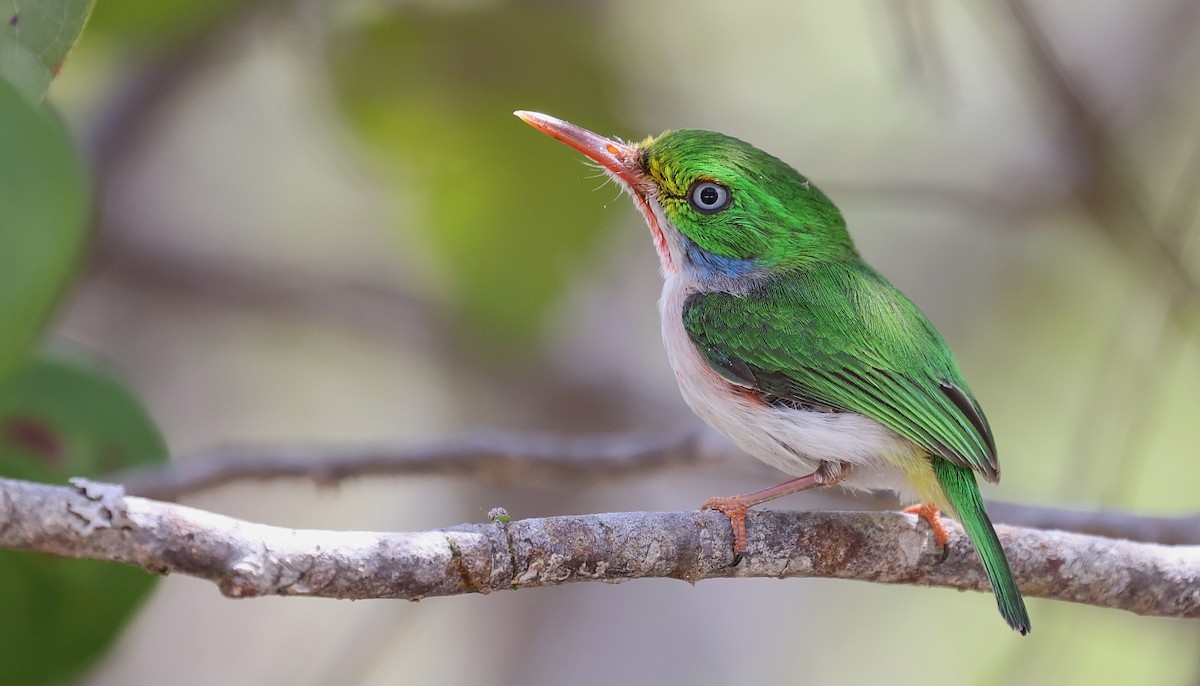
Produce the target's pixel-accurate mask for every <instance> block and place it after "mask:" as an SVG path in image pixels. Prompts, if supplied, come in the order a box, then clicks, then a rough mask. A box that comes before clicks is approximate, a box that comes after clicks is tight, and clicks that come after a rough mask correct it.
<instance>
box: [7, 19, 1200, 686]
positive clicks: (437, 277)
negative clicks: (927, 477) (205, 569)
mask: <svg viewBox="0 0 1200 686" xmlns="http://www.w3.org/2000/svg"><path fill="white" fill-rule="evenodd" d="M1197 35H1200V4H1197V3H1195V2H1190V1H1189V0H1151V1H1149V2H1135V1H1133V0H1098V1H1095V2H1091V3H1087V5H1086V9H1085V8H1084V6H1083V4H1081V3H1076V2H1072V1H1069V0H1057V1H1042V2H1032V1H1029V2H1018V0H1007V1H1005V0H993V1H990V2H977V3H960V2H949V1H937V0H927V1H926V0H889V1H886V2H883V1H875V2H872V1H863V2H849V3H824V2H786V1H774V2H763V3H752V4H747V3H731V2H718V1H716V0H701V1H698V2H682V1H679V0H671V1H668V2H661V3H645V2H636V1H634V0H576V1H574V2H549V1H538V2H535V1H527V0H510V1H507V2H502V1H498V0H496V1H489V0H456V1H455V2H436V1H433V0H429V1H415V0H414V1H410V2H371V1H367V0H346V1H343V2H336V3H326V2H314V1H311V0H248V1H247V0H243V1H241V2H233V1H231V0H203V1H201V0H178V1H176V2H171V3H161V2H155V1H153V0H126V1H124V2H101V3H99V4H98V5H97V7H96V8H95V11H94V14H93V16H92V18H91V21H90V23H89V24H88V27H87V29H86V31H85V32H84V34H83V37H82V40H81V41H80V42H79V44H78V45H77V47H76V48H75V51H74V53H73V54H72V56H71V59H70V61H69V62H68V63H67V65H66V68H65V70H64V71H63V72H62V74H61V76H60V77H59V78H58V79H57V80H56V81H55V82H54V84H53V85H52V86H51V88H50V90H49V95H48V100H49V101H50V102H51V103H53V104H54V106H55V107H56V108H57V109H58V111H59V112H60V114H61V117H62V118H63V120H64V121H65V122H66V124H67V126H68V128H69V129H70V131H71V134H72V136H73V138H74V140H75V141H76V144H77V147H78V150H79V154H80V155H81V156H82V157H83V158H84V159H85V160H86V163H87V165H88V167H89V168H90V170H91V172H90V173H91V184H92V193H93V196H94V205H95V207H96V208H97V209H96V211H95V222H94V227H93V229H92V233H91V238H90V243H89V245H88V247H87V250H86V253H85V257H84V258H83V259H82V261H81V262H80V265H79V271H78V274H77V277H76V279H75V282H74V285H73V286H72V287H71V288H70V289H69V290H68V291H67V292H66V293H65V294H64V295H63V296H62V299H61V300H60V302H59V307H58V310H57V315H56V318H55V319H54V320H53V322H52V324H51V326H50V334H49V336H48V338H49V341H50V343H49V345H50V346H51V347H52V348H53V349H55V350H58V351H61V352H62V353H63V354H66V355H69V356H73V357H74V358H86V359H88V360H92V361H94V363H95V364H98V365H100V366H102V367H103V368H105V369H107V370H108V373H109V374H111V376H113V377H115V378H117V379H119V380H120V381H121V382H123V384H124V385H125V386H126V387H128V388H129V389H130V390H131V391H132V394H133V395H134V396H136V397H137V398H138V399H140V401H141V403H142V404H143V405H144V406H145V408H146V409H147V411H148V413H149V415H150V416H151V417H152V418H153V420H154V422H155V424H156V425H157V427H158V430H159V431H160V432H161V434H162V436H163V437H164V439H165V442H166V445H167V446H168V448H169V452H170V454H171V455H172V456H173V459H187V455H188V454H190V453H193V452H195V451H198V450H201V449H203V448H206V447H211V446H213V445H216V444H224V443H270V442H288V443H312V444H313V445H322V444H343V443H363V442H372V441H399V442H405V441H411V442H413V443H414V444H415V443H418V442H429V441H436V440H438V439H440V438H446V437H451V436H454V435H456V434H459V433H461V432H463V431H466V430H470V429H475V428H511V429H532V430H544V431H546V432H550V433H556V434H558V433H565V434H584V433H595V432H601V431H613V430H634V429H637V430H675V429H677V428H678V427H680V426H688V425H691V424H692V423H693V422H695V421H696V420H695V419H693V418H692V416H691V415H690V413H689V411H688V410H687V408H686V406H685V405H684V404H683V402H682V400H681V399H680V397H679V394H678V391H677V389H676V386H675V382H674V379H673V375H672V373H671V372H670V370H669V369H668V367H667V364H666V360H665V356H664V354H663V352H662V349H661V344H660V341H659V328H658V313H657V309H656V301H657V298H658V293H659V290H660V287H661V281H660V277H659V274H658V264H657V258H656V257H655V255H654V251H653V249H652V246H651V242H650V239H649V236H648V233H647V231H646V229H645V227H644V226H643V225H642V222H641V219H640V217H639V216H638V215H637V213H636V212H635V211H634V210H633V209H632V208H631V207H630V203H629V202H628V200H627V199H625V198H620V197H617V195H616V191H615V190H614V188H613V187H612V186H611V185H609V186H607V187H605V188H603V189H601V190H599V191H598V192H597V191H595V190H594V189H595V188H596V187H597V186H598V185H600V183H601V180H600V179H597V178H595V177H594V172H593V171H592V170H591V169H589V168H588V167H586V166H584V165H583V164H582V158H581V157H580V156H579V155H577V154H575V153H573V152H572V151H570V150H568V149H567V148H565V147H564V146H562V145H559V144H557V143H555V142H553V141H551V140H549V139H547V138H545V137H544V136H542V135H540V134H538V133H537V132H535V131H534V130H532V129H530V128H529V127H528V126H526V125H524V124H522V123H521V122H520V121H518V120H517V119H515V118H514V117H513V116H512V115H511V112H512V111H513V110H515V109H532V110H538V111H543V112H547V113H550V114H553V115H555V116H558V117H562V118H565V119H568V120H570V121H572V122H575V123H578V124H580V125H582V126H586V127H588V128H590V129H593V130H595V131H598V132H601V133H605V134H612V135H618V136H621V137H623V138H627V139H640V138H642V137H643V136H645V135H647V134H657V133H659V132H661V131H663V130H665V129H670V128H709V129H715V130H719V131H723V132H726V133H729V134H732V135H735V136H737V137H739V138H742V139H745V140H747V141H749V142H751V143H753V144H755V145H757V146H758V147H760V148H763V149H765V150H767V151H770V152H772V153H773V154H775V155H777V156H779V157H781V158H782V159H784V160H786V161H788V162H790V163H791V164H793V165H794V166H795V167H796V168H797V169H799V170H800V171H802V172H803V173H804V174H806V175H808V176H809V177H810V178H812V179H813V181H814V182H815V183H817V184H818V185H820V186H821V187H822V188H823V189H824V190H825V191H826V193H828V194H829V195H830V196H831V197H832V198H833V199H834V201H835V202H837V203H838V204H839V205H840V207H841V208H842V210H843V211H844V213H845V214H846V216H847V220H848V222H849V226H850V229H851V233H852V235H853V236H854V238H855V239H856V241H857V244H858V246H859V248H860V250H861V252H862V253H863V254H864V256H865V257H866V258H867V260H868V261H869V262H871V263H872V264H873V265H874V266H876V267H877V268H878V269H879V270H880V271H882V272H883V273H884V274H886V275H887V276H888V277H889V278H891V279H892V280H893V281H894V282H895V283H896V284H897V285H898V286H899V287H900V288H901V289H903V290H904V291H906V292H907V293H908V294H909V295H910V296H911V297H912V298H913V300H914V301H916V302H917V303H918V304H919V305H920V306H921V307H922V308H923V309H924V310H925V312H926V313H927V314H928V315H929V316H930V318H931V319H932V320H933V321H934V322H935V324H936V325H937V326H938V327H939V328H940V329H941V331H942V333H943V334H944V335H945V337H946V338H947V340H948V341H949V343H950V344H951V346H952V347H953V348H954V349H955V351H956V352H957V354H958V356H959V359H960V362H961V365H962V368H963V370H964V373H965V375H966V377H967V378H968V379H969V380H970V383H971V385H972V387H973V389H974V391H975V392H976V395H977V396H978V397H979V399H980V401H981V402H982V404H983V405H984V407H985V408H986V409H987V412H988V416H989V418H990V420H991V424H992V426H993V427H994V429H995V432H996V435H997V437H998V443H999V447H1000V451H1001V456H1002V464H1003V467H1004V480H1003V483H1002V484H1001V485H1000V486H998V487H990V488H987V489H986V491H985V495H986V496H987V497H989V498H994V499H997V500H1006V501H1013V502H1028V503H1037V504H1047V505H1059V506H1071V507H1080V508H1093V507H1099V506H1110V507H1117V508H1125V509H1129V510H1133V511H1137V512H1143V513H1153V514H1183V513H1190V512H1194V511H1195V510H1197V509H1198V506H1200V502H1198V496H1197V486H1196V485H1197V480H1198V478H1200V461H1197V459H1196V457H1197V456H1196V447H1195V446H1196V445H1198V444H1200V423H1198V422H1196V421H1195V417H1196V415H1197V412H1198V411H1200V396H1198V395H1197V392H1196V387H1197V384H1198V383H1200V354H1198V353H1200V345H1198V344H1200V332H1198V327H1197V326H1196V318H1197V317H1196V314H1197V301H1198V298H1200V288H1198V286H1197V284H1198V283H1200V256H1198V255H1197V252H1200V248H1198V247H1197V246H1196V243H1197V241H1196V239H1195V236H1196V234H1197V233H1198V232H1200V221H1198V216H1197V210H1198V206H1200V123H1198V122H1200V41H1197V40H1195V37H1196V36H1197ZM745 462H746V464H734V463H731V464H730V466H729V468H728V469H708V470H704V471H703V472H700V473H673V474H668V475H657V476H647V477H645V478H641V479H631V480H626V481H621V482H616V483H605V484H602V485H598V486H595V487H587V486H586V485H584V486H581V485H579V484H569V485H564V486H562V487H559V488H544V487H527V488H522V487H515V486H511V485H497V484H493V483H489V482H486V481H473V480H470V479H464V478H449V477H448V478H411V479H361V480H350V481H347V482H345V483H344V484H342V485H341V486H339V487H337V488H334V489H329V488H320V487H318V486H315V485H313V484H311V483H308V482H306V481H301V480H283V481H276V482H271V483H267V484H263V483H247V484H238V485H233V486H227V487H222V488H218V489H213V490H209V491H205V492H201V493H196V494H193V495H190V496H188V497H186V498H185V499H184V502H185V503H187V504H189V505H193V506H196V507H201V508H205V509H210V510H214V511H217V512H221V513H225V514H228V515H232V516H235V517H241V518H246V519H250V520H255V521H262V522H267V523H272V524H280V525H287V526H295V527H319V528H346V529H379V530H419V529H426V528H437V527H441V526H448V525H452V524H456V523H459V522H464V521H483V520H484V519H485V517H486V513H487V511H488V510H489V509H490V508H492V507H494V506H504V507H506V508H507V509H508V511H509V512H510V513H511V514H512V515H513V516H514V517H517V518H525V517H535V516H545V515H552V514H567V513H587V512H603V511H619V510H676V509H690V508H694V507H696V506H697V505H698V504H699V503H701V502H703V501H704V500H706V499H707V498H709V497H710V496H713V495H732V494H734V493H741V492H746V491H748V490H752V489H756V488H760V487H763V486H767V485H770V484H773V483H775V482H776V481H778V480H779V478H780V476H781V475H779V474H776V473H772V472H771V471H770V470H767V469H766V468H759V467H758V466H757V465H756V464H753V460H752V459H751V458H746V461H745ZM856 503H857V501H854V500H849V499H846V498H845V497H844V496H837V495H835V494H816V493H810V494H803V495H798V496H793V497H791V498H788V499H787V500H785V501H781V502H779V503H776V504H774V505H773V506H774V507H781V508H785V507H794V508H818V507H842V508H849V507H855V506H861V507H873V506H883V507H892V506H894V505H895V504H894V503H892V502H889V501H887V500H886V499H885V500H883V501H880V502H879V503H876V502H874V501H871V502H863V503H862V504H861V505H856ZM100 593H101V594H103V591H100ZM1030 613H1031V615H1032V617H1033V622H1034V624H1035V625H1036V626H1035V631H1034V632H1033V633H1032V635H1031V636H1030V637H1028V638H1025V639H1020V638H1019V637H1017V636H1016V635H1015V634H1012V633H1011V632H1010V631H1008V630H1007V629H1006V628H1005V627H1004V625H1003V623H1002V621H1001V620H1000V618H999V617H997V616H996V612H995V608H994V601H993V599H992V598H991V596H990V595H986V594H978V593H971V594H961V593H952V592H949V591H946V590H935V589H924V588H909V587H883V586H875V585H871V584H865V583H854V582H839V581H824V580H803V581H800V580H785V581H775V580H745V579H742V580H736V581H735V580H721V581H706V582H704V583H701V584H699V585H697V586H695V587H692V586H689V585H687V584H685V583H680V582H678V581H670V580H651V581H639V582H633V583H627V584H622V585H620V586H611V585H604V584H577V585H571V586H564V587H559V588H551V589H539V590H528V591H518V592H512V593H499V594H493V595H491V596H488V597H479V596H468V597H455V598H444V599H431V600H426V601H424V602H421V603H420V604H415V603H401V602H393V601H368V602H356V603H349V602H337V601H325V600H310V599H279V598H266V599H260V600H254V601H243V602H234V601H230V600H226V599H224V598H222V597H221V596H219V595H218V593H217V591H216V589H215V588H214V587H213V586H212V585H211V584H209V583H207V582H203V581H198V580H195V579H190V578H184V577H170V578H167V579H164V580H162V581H161V582H159V583H158V584H157V585H156V586H155V587H154V588H153V590H152V591H151V592H150V593H149V594H148V595H147V597H146V598H145V600H144V602H143V604H142V605H141V606H140V609H139V610H138V611H137V612H136V613H135V614H134V615H132V617H131V618H130V620H129V621H128V624H127V625H126V627H125V629H124V630H123V631H122V632H121V633H120V634H119V636H118V637H117V638H116V640H115V644H114V645H113V646H112V648H111V650H109V651H108V652H107V653H106V654H105V655H104V656H103V658H102V659H101V660H100V661H99V662H98V663H96V664H95V665H94V666H92V667H89V668H87V671H86V672H85V674H84V676H82V677H80V682H81V683H85V684H92V685H102V684H104V685H107V684H151V683H174V684H209V683H230V684H243V683H245V684H248V683H290V684H385V683H397V682H401V683H412V684H425V683H428V684H466V683H481V682H487V683H493V684H557V683H566V682H569V683H572V684H578V685H581V686H582V685H587V684H597V685H599V684H610V683H698V684H707V683H728V682H731V681H734V680H736V681H744V682H747V683H772V682H796V681H812V682H814V683H835V682H844V683H872V682H886V683H889V684H896V685H899V684H919V683H928V682H929V681H930V680H934V681H938V680H940V679H942V678H945V677H946V676H947V675H953V678H954V680H955V682H957V683H966V684H1009V683H1061V684H1076V683H1078V684H1084V683H1097V682H1102V683H1118V682H1125V683H1155V684H1196V683H1200V657H1198V656H1200V625H1197V624H1196V623H1194V622H1185V621H1179V620H1161V619H1146V618H1140V617H1136V616H1133V615H1129V614H1124V613H1119V612H1116V611H1111V610H1100V609H1095V608H1090V607H1082V606H1075V605H1069V604H1066V603H1059V602H1049V601H1042V600H1037V599H1034V600H1032V601H1031V603H1030ZM47 659H53V658H47ZM3 678H4V677H2V676H0V681H2V680H3Z"/></svg>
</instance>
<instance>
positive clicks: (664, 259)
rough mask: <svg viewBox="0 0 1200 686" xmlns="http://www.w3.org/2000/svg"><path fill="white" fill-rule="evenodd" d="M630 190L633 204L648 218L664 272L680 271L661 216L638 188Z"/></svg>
mask: <svg viewBox="0 0 1200 686" xmlns="http://www.w3.org/2000/svg"><path fill="white" fill-rule="evenodd" d="M628 191H629V196H630V197H632V198H633V204H634V205H636V206H637V208H638V211H639V212H641V213H642V218H644V219H645V220H646V225H647V226H649V227H650V235H651V236H653V237H654V250H655V251H656V252H658V259H659V262H661V263H662V268H663V272H665V273H667V274H675V273H678V271H679V268H678V267H677V266H676V265H675V259H674V258H673V257H672V256H671V245H670V243H669V242H668V241H667V234H666V232H665V231H664V230H663V226H662V222H661V220H660V217H659V216H658V214H657V213H655V211H654V207H653V206H652V205H651V204H650V200H649V199H648V198H646V196H644V195H642V193H641V192H639V191H638V190H637V189H636V188H628Z"/></svg>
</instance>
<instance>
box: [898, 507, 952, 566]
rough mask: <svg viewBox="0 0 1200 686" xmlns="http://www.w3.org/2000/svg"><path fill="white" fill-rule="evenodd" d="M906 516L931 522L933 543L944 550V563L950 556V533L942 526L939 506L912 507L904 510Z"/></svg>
mask: <svg viewBox="0 0 1200 686" xmlns="http://www.w3.org/2000/svg"><path fill="white" fill-rule="evenodd" d="M904 512H905V514H915V515H916V516H918V517H920V518H921V519H924V520H925V521H927V522H929V528H930V529H932V530H933V541H934V543H937V544H938V546H939V547H941V549H942V562H945V561H946V558H947V557H949V556H950V546H949V543H950V532H949V531H946V527H944V526H942V520H941V519H940V517H941V513H940V512H938V509H937V505H934V504H933V503H921V504H920V505H913V506H912V507H906V508H904Z"/></svg>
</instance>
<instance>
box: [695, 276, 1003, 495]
mask: <svg viewBox="0 0 1200 686" xmlns="http://www.w3.org/2000/svg"><path fill="white" fill-rule="evenodd" d="M683 322H684V327H685V328H686V329H687V332H688V335H689V336H690V337H691V339H692V342H693V343H694V344H695V345H696V346H697V347H698V348H699V349H700V351H701V353H702V354H703V355H704V357H705V358H706V359H707V360H708V362H709V364H711V365H712V367H713V368H714V369H716V370H717V371H718V372H719V373H720V374H721V375H723V376H724V377H726V378H728V379H729V380H731V381H733V382H735V383H738V384H741V385H744V386H749V387H752V388H755V389H757V390H759V391H761V392H762V393H763V394H765V395H766V396H767V397H768V400H770V401H772V402H780V403H781V404H796V405H824V406H827V407H830V408H833V409H835V410H842V411H852V412H857V413H859V414H863V415H866V416H868V417H871V418H872V419H875V420H876V421H878V422H880V423H881V424H883V425H884V426H887V427H888V428H890V429H892V430H893V431H895V432H896V433H898V434H900V435H901V436H904V437H905V438H907V439H908V440H910V441H912V442H913V443H916V444H917V445H919V446H921V447H923V448H925V449H926V450H928V451H929V452H930V454H933V455H940V456H942V457H944V458H945V459H946V460H948V461H950V462H951V463H953V464H956V465H960V466H963V467H969V468H970V469H972V470H974V471H976V472H979V473H980V474H981V475H982V476H983V477H984V478H985V479H987V480H989V481H996V480H998V479H999V476H1000V472H999V467H998V465H997V463H996V446H995V443H994V441H993V438H992V433H991V429H990V428H989V427H988V423H987V419H986V418H985V417H984V415H983V411H982V410H981V409H980V408H979V405H978V403H976V402H975V399H974V398H973V397H972V396H971V393H970V391H969V390H968V389H967V385H966V383H964V382H963V380H962V376H961V374H960V373H959V371H958V365H957V363H956V362H955V360H954V355H953V354H952V353H951V352H950V349H949V348H948V347H947V346H946V343H945V341H943V340H942V337H941V335H939V334H938V332H937V330H936V329H934V328H933V325H932V324H930V323H929V320H928V319H926V318H925V315H923V314H922V313H921V311H920V310H918V309H917V307H916V305H913V304H912V302H910V301H909V300H908V298H907V297H905V296H904V294H902V293H901V292H900V291H898V290H896V288H895V287H894V286H892V285H891V284H890V283H888V282H887V280H885V279H884V278H883V277H882V276H880V275H879V274H878V273H877V272H875V271H874V270H872V269H871V268H870V267H868V266H867V265H865V264H862V263H861V262H859V263H831V264H827V265H823V266H821V267H815V268H812V269H809V270H805V271H802V272H792V273H789V274H787V275H786V276H782V277H773V278H770V279H767V280H764V281H761V282H759V283H758V284H757V285H756V286H755V287H754V288H753V289H752V290H751V291H750V292H749V293H747V294H745V295H734V294H730V293H723V292H711V293H696V294H694V295H692V296H690V297H689V298H688V300H687V302H686V303H685V304H684V308H683Z"/></svg>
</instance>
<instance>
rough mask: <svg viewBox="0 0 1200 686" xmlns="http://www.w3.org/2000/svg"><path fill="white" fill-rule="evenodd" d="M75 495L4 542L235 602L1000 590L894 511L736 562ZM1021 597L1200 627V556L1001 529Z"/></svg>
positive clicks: (674, 543)
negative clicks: (776, 587) (854, 584)
mask: <svg viewBox="0 0 1200 686" xmlns="http://www.w3.org/2000/svg"><path fill="white" fill-rule="evenodd" d="M73 483H74V484H75V488H66V487H61V486H49V485H44V484H34V483H29V482H24V481H15V480H9V479H0V513H3V518H2V519H0V547H3V548H15V549H19V550H32V551H40V552H45V553H52V554H55V555H63V556H68V557H82V558H90V559H96V560H108V561H113V562H123V563H126V564H131V565H134V566H138V567H141V568H142V569H145V570H147V571H149V572H152V573H156V574H166V573H170V572H177V573H182V574H187V575H190V576H195V577H199V578H202V579H208V580H210V581H212V582H214V583H216V584H217V585H218V587H219V588H220V590H221V592H222V593H223V594H225V595H227V596H230V597H254V596H262V595H303V596H320V597H329V598H356V599H362V598H405V599H408V600H419V599H421V598H425V597H429V596H444V595H457V594H464V593H490V592H491V591H498V590H506V589H517V588H531V587H536V586H554V585H559V584H564V583H571V582H579V581H607V582H619V581H625V580H627V579H639V578H674V579H683V580H685V581H688V582H691V583H695V582H697V581H700V580H702V579H711V578H721V577H777V578H786V577H804V578H811V577H824V578H838V579H857V580H861V581H873V582H876V583H888V584H908V585H921V586H942V587H947V588H956V589H963V590H976V591H982V590H987V589H988V588H989V587H988V582H987V578H986V576H984V573H983V570H982V569H981V568H980V566H979V563H978V561H977V559H976V556H975V553H974V550H973V548H972V547H971V544H970V542H969V541H968V540H967V539H966V537H965V535H964V534H963V532H962V530H961V529H960V528H959V527H957V526H956V525H954V524H953V523H952V522H949V521H947V525H948V528H949V531H950V533H951V536H950V542H949V548H950V555H949V558H948V559H947V560H946V561H945V562H940V561H939V554H938V552H937V550H936V547H935V545H934V544H933V543H932V539H931V536H930V535H929V532H928V529H927V527H926V526H925V525H924V524H923V523H920V522H919V520H918V519H917V518H916V517H915V516H913V515H905V514H900V513H895V512H771V511H759V512H752V513H751V514H750V517H749V519H748V524H749V534H750V547H749V549H748V550H747V552H746V555H745V557H744V559H743V560H742V561H741V563H739V564H738V565H737V566H731V563H732V557H733V556H732V543H733V541H732V534H731V532H730V528H729V523H728V521H727V520H726V519H725V518H724V516H722V515H720V514H717V513H715V512H701V511H696V512H625V513H613V514H600V515H579V516H567V517H548V518H545V519H527V520H521V521H512V522H510V521H509V520H508V517H507V515H506V514H504V512H503V510H500V509H499V508H497V509H496V510H493V511H492V513H491V517H492V521H491V522H490V523H487V524H463V525H460V526H456V527H451V528H447V529H441V530H437V531H423V532H415V533H371V532H357V531H318V530H301V529H286V528H281V527H274V526H267V525H264V524H255V523H251V522H245V521H241V520H237V519H233V518H231V517H226V516H223V515H218V514H214V513H211V512H205V511H202V510H197V509H193V508H189V507H184V506H181V505H175V504H170V503H162V502H158V501H154V500H147V499H143V498H137V497H126V496H125V495H124V493H123V491H122V490H121V488H120V487H119V486H113V485H109V484H101V483H96V482H89V481H86V480H83V479H77V480H73ZM998 533H999V535H1000V538H1001V540H1002V541H1003V542H1004V547H1005V549H1006V551H1007V552H1008V557H1009V560H1010V561H1011V562H1012V566H1013V571H1014V572H1015V574H1016V576H1017V579H1018V580H1019V582H1020V586H1021V589H1022V591H1023V592H1024V593H1026V594H1027V595H1030V596H1034V597H1042V598H1055V599H1059V600H1067V601H1071V602H1078V603H1085V604H1089V605H1096V606H1099V607H1109V608H1115V609H1122V610H1127V611H1130V612H1134V613H1137V614H1143V615H1159V616H1170V617H1190V618H1200V547H1195V546H1179V547H1167V546H1160V545H1151V544H1145V543H1132V542H1128V541H1118V540H1112V539H1105V538H1100V537H1095V536H1085V535H1081V534H1073V533H1065V532H1059V531H1039V530H1036V529H1022V528H1013V527H1004V526H1001V527H998Z"/></svg>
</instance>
